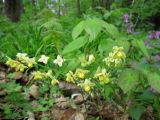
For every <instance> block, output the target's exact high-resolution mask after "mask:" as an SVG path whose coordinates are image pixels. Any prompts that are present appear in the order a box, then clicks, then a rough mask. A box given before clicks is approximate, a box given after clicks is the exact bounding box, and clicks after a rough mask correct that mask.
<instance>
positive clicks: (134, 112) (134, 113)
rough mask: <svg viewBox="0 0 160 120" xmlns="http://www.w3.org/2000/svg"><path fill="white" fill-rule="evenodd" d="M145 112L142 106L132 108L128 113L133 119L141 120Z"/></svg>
mask: <svg viewBox="0 0 160 120" xmlns="http://www.w3.org/2000/svg"><path fill="white" fill-rule="evenodd" d="M144 110H145V109H144V107H142V106H130V107H129V110H128V111H129V114H130V116H131V117H132V118H134V119H135V120H140V117H141V115H142V113H143V112H144Z"/></svg>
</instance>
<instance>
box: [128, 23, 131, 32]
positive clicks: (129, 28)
mask: <svg viewBox="0 0 160 120" xmlns="http://www.w3.org/2000/svg"><path fill="white" fill-rule="evenodd" d="M127 32H128V33H131V32H132V26H131V24H129V25H128V26H127Z"/></svg>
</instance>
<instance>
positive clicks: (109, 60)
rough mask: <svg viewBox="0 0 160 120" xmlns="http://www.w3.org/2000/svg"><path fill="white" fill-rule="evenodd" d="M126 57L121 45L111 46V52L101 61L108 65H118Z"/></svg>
mask: <svg viewBox="0 0 160 120" xmlns="http://www.w3.org/2000/svg"><path fill="white" fill-rule="evenodd" d="M125 58H126V55H125V53H124V52H123V47H117V46H114V47H113V52H111V53H109V56H108V57H106V58H105V59H104V60H103V61H104V62H106V64H107V65H108V66H115V67H117V66H119V65H120V64H121V63H122V62H123V61H124V60H125Z"/></svg>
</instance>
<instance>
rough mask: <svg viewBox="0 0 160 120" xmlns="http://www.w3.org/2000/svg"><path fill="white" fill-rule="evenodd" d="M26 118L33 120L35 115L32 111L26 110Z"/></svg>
mask: <svg viewBox="0 0 160 120" xmlns="http://www.w3.org/2000/svg"><path fill="white" fill-rule="evenodd" d="M28 120H35V116H34V113H33V112H28Z"/></svg>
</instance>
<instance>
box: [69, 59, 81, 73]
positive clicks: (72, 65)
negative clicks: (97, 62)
mask: <svg viewBox="0 0 160 120" xmlns="http://www.w3.org/2000/svg"><path fill="white" fill-rule="evenodd" d="M79 64H80V61H79V60H77V58H74V59H72V60H71V61H70V62H69V63H68V66H67V70H68V71H69V70H71V71H72V70H74V69H75V68H76V67H77V66H78V65H79Z"/></svg>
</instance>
